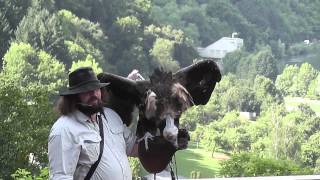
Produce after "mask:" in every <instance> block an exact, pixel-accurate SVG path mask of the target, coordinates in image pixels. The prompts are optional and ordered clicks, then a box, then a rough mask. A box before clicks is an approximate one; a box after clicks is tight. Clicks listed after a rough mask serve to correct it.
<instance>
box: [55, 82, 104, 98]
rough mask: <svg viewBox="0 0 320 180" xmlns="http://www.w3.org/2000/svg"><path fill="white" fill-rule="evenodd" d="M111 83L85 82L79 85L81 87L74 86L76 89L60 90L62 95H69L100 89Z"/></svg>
mask: <svg viewBox="0 0 320 180" xmlns="http://www.w3.org/2000/svg"><path fill="white" fill-rule="evenodd" d="M109 84H110V83H88V84H84V85H82V86H79V87H77V88H74V89H66V90H61V91H60V92H59V95H60V96H67V95H73V94H79V93H84V92H88V91H93V90H96V89H100V88H102V87H105V86H108V85H109Z"/></svg>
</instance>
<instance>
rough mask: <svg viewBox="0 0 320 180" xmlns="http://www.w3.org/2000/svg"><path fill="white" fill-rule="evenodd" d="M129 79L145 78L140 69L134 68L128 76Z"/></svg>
mask: <svg viewBox="0 0 320 180" xmlns="http://www.w3.org/2000/svg"><path fill="white" fill-rule="evenodd" d="M127 78H128V79H131V80H134V81H141V80H144V78H143V77H142V76H141V74H140V73H139V71H138V70H136V69H134V70H133V71H132V72H131V73H130V74H129V75H128V76H127Z"/></svg>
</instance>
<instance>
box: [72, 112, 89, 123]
mask: <svg viewBox="0 0 320 180" xmlns="http://www.w3.org/2000/svg"><path fill="white" fill-rule="evenodd" d="M74 116H75V117H76V119H77V120H78V121H81V122H88V121H90V118H89V117H88V116H87V115H85V114H84V113H82V112H81V111H79V110H75V112H74Z"/></svg>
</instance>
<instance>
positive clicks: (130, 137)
mask: <svg viewBox="0 0 320 180" xmlns="http://www.w3.org/2000/svg"><path fill="white" fill-rule="evenodd" d="M123 137H124V140H125V143H126V152H127V155H130V156H132V155H134V154H132V153H133V152H132V151H133V148H134V146H135V144H136V140H137V137H136V135H135V132H133V131H132V130H131V129H130V128H128V127H127V126H126V125H123Z"/></svg>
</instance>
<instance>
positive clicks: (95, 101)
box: [79, 89, 101, 106]
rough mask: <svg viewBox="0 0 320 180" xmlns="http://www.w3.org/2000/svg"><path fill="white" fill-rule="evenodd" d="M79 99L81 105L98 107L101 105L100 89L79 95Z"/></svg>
mask: <svg viewBox="0 0 320 180" xmlns="http://www.w3.org/2000/svg"><path fill="white" fill-rule="evenodd" d="M79 99H80V102H81V103H84V104H88V105H91V106H98V105H99V104H100V103H101V91H100V89H96V90H92V91H87V92H83V93H80V94H79Z"/></svg>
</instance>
